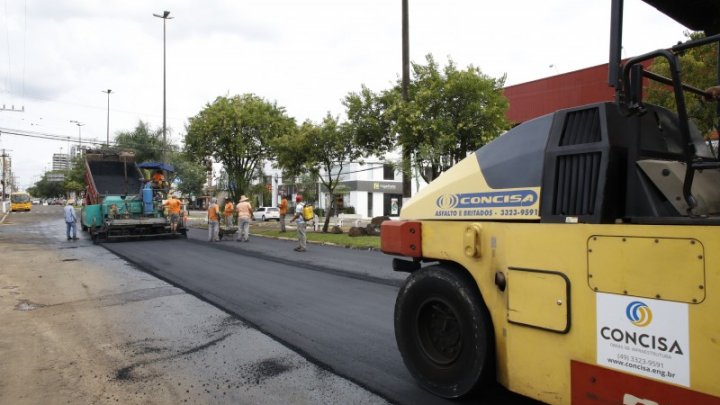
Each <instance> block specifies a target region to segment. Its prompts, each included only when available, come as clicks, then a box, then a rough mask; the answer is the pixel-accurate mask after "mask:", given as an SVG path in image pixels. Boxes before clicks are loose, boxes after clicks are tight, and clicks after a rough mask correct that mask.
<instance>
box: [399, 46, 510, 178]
mask: <svg viewBox="0 0 720 405" xmlns="http://www.w3.org/2000/svg"><path fill="white" fill-rule="evenodd" d="M426 61H427V65H420V64H415V63H414V64H413V73H414V77H413V80H412V81H411V83H410V86H409V88H408V97H409V102H407V103H400V104H399V105H398V106H397V108H396V113H397V122H398V133H400V139H399V142H400V144H401V145H403V147H405V148H409V149H410V150H412V151H414V154H415V164H416V165H417V166H418V167H420V168H423V169H425V170H421V175H422V176H423V177H424V178H425V180H426V181H428V182H429V181H431V180H432V179H434V178H435V177H437V176H438V175H439V174H440V173H441V172H443V171H444V170H446V169H447V168H449V167H450V166H452V165H454V164H455V163H457V162H459V161H460V160H462V159H464V158H465V157H466V156H467V155H468V153H470V152H473V151H475V150H477V149H478V148H480V147H481V146H483V145H485V144H486V143H488V142H490V141H491V140H493V139H494V138H495V137H497V136H498V135H500V134H501V133H502V132H503V131H505V130H507V129H508V128H509V123H508V122H507V120H506V118H505V111H506V110H507V106H508V103H507V100H506V99H505V97H504V96H503V95H502V87H503V86H504V82H505V79H504V77H503V78H500V79H493V78H490V77H489V76H486V75H484V74H483V73H482V72H481V71H480V69H478V68H475V67H473V66H468V67H467V68H466V69H465V70H458V69H457V68H456V66H455V64H454V63H453V61H452V60H450V61H449V63H448V65H447V66H446V67H445V68H444V70H443V71H442V72H441V71H440V69H439V66H438V65H437V63H436V62H435V60H434V59H433V58H432V56H431V55H428V56H427V57H426Z"/></svg>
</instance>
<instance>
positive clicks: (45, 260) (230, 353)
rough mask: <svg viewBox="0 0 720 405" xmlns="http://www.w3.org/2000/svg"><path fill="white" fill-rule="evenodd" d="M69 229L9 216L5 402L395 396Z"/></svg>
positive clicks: (0, 234)
mask: <svg viewBox="0 0 720 405" xmlns="http://www.w3.org/2000/svg"><path fill="white" fill-rule="evenodd" d="M64 228H65V225H64V222H63V214H62V207H60V206H50V207H48V206H36V207H33V210H32V212H30V213H13V214H10V215H8V216H7V218H4V216H2V215H0V319H2V320H3V327H1V328H0V359H2V367H0V404H18V405H24V404H48V403H68V404H90V403H120V404H145V403H154V404H179V403H194V404H258V405H264V404H285V403H287V404H298V405H310V404H313V405H317V404H345V403H349V404H363V405H375V404H378V405H379V404H384V403H386V402H385V401H384V400H383V399H382V398H380V397H379V396H377V395H372V394H371V393H370V392H368V391H367V390H366V389H362V388H361V387H359V386H357V385H356V384H352V383H350V382H348V381H347V380H346V379H343V378H340V377H338V376H337V375H335V374H333V373H330V372H327V371H326V370H325V369H323V368H322V367H318V366H317V365H315V364H312V363H310V362H308V361H307V360H306V359H304V358H302V357H301V356H300V355H298V354H297V353H296V352H294V351H292V350H290V349H289V348H287V347H285V346H283V345H282V344H280V343H278V342H277V341H276V340H274V339H271V338H270V337H268V336H267V335H266V334H263V333H261V332H259V331H258V330H257V329H256V328H253V327H251V326H250V325H247V324H246V323H244V322H242V321H241V320H239V319H238V318H237V317H235V316H233V315H231V314H228V313H227V312H226V311H222V310H219V309H218V308H217V307H216V306H213V305H208V303H206V302H203V301H201V300H198V299H197V298H196V297H194V296H192V295H190V294H187V293H185V292H184V291H183V290H181V289H180V288H176V287H174V286H171V285H168V284H167V283H165V282H163V281H162V280H159V279H158V278H157V277H154V276H152V274H148V273H147V272H143V271H139V270H138V268H137V267H136V266H133V265H130V264H128V263H127V262H126V261H125V260H122V259H119V258H118V257H117V256H115V255H114V254H112V253H110V252H109V251H107V250H106V249H104V248H103V247H100V246H96V245H94V244H93V243H92V242H91V241H90V240H89V239H88V238H87V235H83V236H81V240H79V241H68V240H66V238H65V229H64ZM178 242H180V241H178ZM191 245H192V246H191V248H193V249H195V248H198V247H199V248H200V249H199V250H213V249H207V248H206V247H205V246H203V245H201V244H191ZM117 246H121V244H117ZM123 246H124V245H123ZM159 246H161V247H162V246H163V245H159ZM216 252H217V251H216ZM187 253H188V254H190V255H193V250H189V251H188V252H187ZM157 256H158V255H157V254H154V256H153V257H157ZM234 256H235V257H240V256H239V255H234ZM219 291H221V292H222V293H225V292H224V291H223V290H222V289H219Z"/></svg>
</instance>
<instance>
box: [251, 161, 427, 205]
mask: <svg viewBox="0 0 720 405" xmlns="http://www.w3.org/2000/svg"><path fill="white" fill-rule="evenodd" d="M264 173H265V174H266V176H267V177H268V178H270V179H271V182H270V183H268V184H269V185H270V186H271V188H272V201H273V204H272V205H273V206H277V203H278V193H279V192H280V191H282V192H286V193H288V194H289V195H288V201H290V202H291V204H292V203H293V202H294V197H295V194H297V190H296V188H295V186H294V185H293V184H292V180H290V179H283V178H282V172H281V171H280V170H278V169H273V168H272V165H271V164H270V163H267V164H266V166H265V171H264ZM425 185H427V184H426V183H425V181H424V180H423V179H422V178H421V177H420V176H416V175H414V176H413V178H412V184H411V191H412V194H413V195H414V194H415V193H417V191H418V190H420V189H421V188H423V187H424V186H425ZM316 193H317V195H318V196H319V198H318V201H314V204H315V207H316V208H320V209H322V210H324V211H327V210H328V209H329V207H330V203H331V200H330V195H329V194H328V192H327V190H326V189H325V188H324V187H323V186H322V184H318V185H317V190H316ZM335 194H336V195H337V196H338V200H337V206H338V207H339V208H346V209H347V208H348V207H352V208H354V210H355V213H356V214H358V215H360V216H361V217H362V218H373V217H377V216H398V215H399V214H400V209H401V208H402V205H403V196H402V173H401V171H400V169H399V168H397V167H395V166H394V165H391V164H388V163H386V162H383V161H380V160H374V161H366V162H364V163H363V164H360V163H354V162H353V163H345V164H344V165H343V170H342V172H341V176H340V186H339V187H338V188H337V189H336V190H335Z"/></svg>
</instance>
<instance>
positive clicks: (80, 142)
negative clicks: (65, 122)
mask: <svg viewBox="0 0 720 405" xmlns="http://www.w3.org/2000/svg"><path fill="white" fill-rule="evenodd" d="M70 122H71V123H73V124H75V125H77V127H78V154H79V155H80V156H82V131H81V130H80V127H81V126H83V125H85V124H83V123H82V122H79V121H76V120H70Z"/></svg>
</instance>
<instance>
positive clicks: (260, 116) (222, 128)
mask: <svg viewBox="0 0 720 405" xmlns="http://www.w3.org/2000/svg"><path fill="white" fill-rule="evenodd" d="M189 121H190V122H189V124H188V127H187V135H186V136H185V150H186V151H187V152H188V154H189V155H190V156H191V157H192V159H193V160H195V161H196V162H198V163H199V162H202V161H204V160H205V159H206V158H208V157H212V158H214V160H215V161H216V162H220V163H222V164H223V166H224V167H225V171H226V172H227V174H228V180H229V183H230V190H229V192H230V196H231V198H232V199H233V201H237V200H238V197H239V196H240V195H241V194H243V193H245V192H247V190H249V187H250V181H251V179H252V178H253V176H254V175H255V173H257V171H258V168H259V165H261V164H262V162H263V159H265V158H267V157H268V152H269V148H270V146H269V145H270V142H271V141H272V140H273V139H275V138H277V137H279V136H283V135H287V134H291V133H293V132H294V131H295V129H296V126H295V120H294V119H292V118H290V117H288V116H287V115H286V113H285V109H284V108H282V107H278V106H277V105H276V104H275V103H270V102H267V101H265V100H263V99H262V98H260V97H258V96H255V95H253V94H244V95H242V96H234V97H232V98H228V97H218V98H217V99H215V101H214V102H213V103H212V104H207V105H206V106H205V108H204V109H203V110H202V111H201V112H200V113H199V114H197V115H196V116H195V117H192V118H190V120H189Z"/></svg>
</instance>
